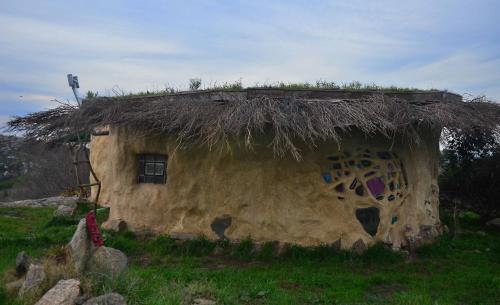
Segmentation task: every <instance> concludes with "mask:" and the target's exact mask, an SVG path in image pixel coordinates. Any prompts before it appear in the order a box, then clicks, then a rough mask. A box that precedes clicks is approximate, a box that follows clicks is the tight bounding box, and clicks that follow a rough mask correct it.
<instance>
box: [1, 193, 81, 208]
mask: <svg viewBox="0 0 500 305" xmlns="http://www.w3.org/2000/svg"><path fill="white" fill-rule="evenodd" d="M77 202H78V197H63V196H57V197H48V198H42V199H28V200H19V201H11V202H0V207H5V208H46V207H49V208H56V207H58V206H60V205H65V206H70V207H76V203H77Z"/></svg>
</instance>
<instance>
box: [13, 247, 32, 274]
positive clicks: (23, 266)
mask: <svg viewBox="0 0 500 305" xmlns="http://www.w3.org/2000/svg"><path fill="white" fill-rule="evenodd" d="M30 261H31V259H30V257H29V256H28V254H26V252H24V251H22V252H19V254H17V256H16V275H17V276H22V275H24V274H25V273H26V272H27V271H28V268H29V266H30Z"/></svg>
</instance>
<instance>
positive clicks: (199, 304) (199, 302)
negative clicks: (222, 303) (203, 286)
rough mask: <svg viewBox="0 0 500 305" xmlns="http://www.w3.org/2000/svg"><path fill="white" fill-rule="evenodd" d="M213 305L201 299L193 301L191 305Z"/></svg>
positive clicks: (213, 303) (213, 304) (209, 301)
mask: <svg viewBox="0 0 500 305" xmlns="http://www.w3.org/2000/svg"><path fill="white" fill-rule="evenodd" d="M215 304H216V303H215V301H212V300H208V299H202V298H198V299H194V303H193V305H215Z"/></svg>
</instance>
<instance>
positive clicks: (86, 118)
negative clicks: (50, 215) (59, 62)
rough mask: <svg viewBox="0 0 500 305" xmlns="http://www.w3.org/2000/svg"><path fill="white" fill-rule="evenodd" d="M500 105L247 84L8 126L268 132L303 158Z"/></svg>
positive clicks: (188, 133) (69, 111)
mask: <svg viewBox="0 0 500 305" xmlns="http://www.w3.org/2000/svg"><path fill="white" fill-rule="evenodd" d="M499 118H500V106H499V105H498V104H496V103H491V102H487V101H484V100H482V99H474V100H472V101H463V99H462V97H461V96H460V95H457V94H453V93H449V92H446V91H409V92H383V91H349V90H283V89H257V88H254V89H244V90H233V91H231V90H224V91H221V90H206V91H191V92H181V93H175V94H166V95H162V96H157V95H155V96H130V97H112V98H108V97H104V98H96V99H92V100H87V101H85V102H84V103H83V105H82V106H81V107H75V106H71V105H67V104H62V105H61V106H59V107H57V108H54V109H50V110H46V111H42V112H37V113H32V114H29V115H27V116H25V117H17V118H14V119H13V120H12V121H10V122H9V126H10V128H11V129H12V130H17V131H24V132H26V136H27V137H29V138H36V139H42V140H45V141H53V140H56V139H60V138H61V137H65V136H68V135H69V134H71V133H73V134H74V133H76V132H91V131H92V130H93V129H94V128H96V127H100V126H103V125H110V126H128V127H131V129H130V130H133V131H135V132H138V133H141V134H142V135H150V134H159V133H160V134H167V135H170V136H173V137H175V138H176V139H177V141H178V142H179V143H180V145H186V146H188V145H193V144H194V145H198V144H206V145H208V146H210V147H213V146H214V145H216V144H224V143H229V140H232V139H238V140H243V143H244V145H245V146H247V147H250V146H252V143H253V139H254V138H255V137H256V136H259V135H260V134H267V135H270V137H269V138H270V143H269V144H270V146H272V149H273V151H274V152H275V154H276V155H277V156H283V155H284V154H286V153H291V154H292V155H293V156H294V157H295V158H300V152H299V150H298V148H297V144H298V142H302V143H307V144H308V145H309V146H314V145H315V144H316V143H318V142H320V141H326V140H333V141H337V142H340V140H341V135H342V134H345V132H349V131H351V130H353V129H356V130H360V131H362V132H364V133H366V134H368V135H373V134H375V133H381V134H383V135H385V136H387V137H389V138H392V137H398V136H401V137H402V138H404V139H410V142H418V141H419V133H418V130H419V127H430V128H436V129H441V128H442V127H449V128H461V129H466V128H473V127H474V128H485V129H495V128H497V124H498V123H499Z"/></svg>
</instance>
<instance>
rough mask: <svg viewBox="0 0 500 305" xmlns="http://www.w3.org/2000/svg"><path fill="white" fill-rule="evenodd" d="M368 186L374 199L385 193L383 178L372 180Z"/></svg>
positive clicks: (367, 183) (368, 182)
mask: <svg viewBox="0 0 500 305" xmlns="http://www.w3.org/2000/svg"><path fill="white" fill-rule="evenodd" d="M366 186H367V187H368V189H369V190H370V193H372V195H373V196H374V197H377V196H379V195H382V194H383V193H384V189H385V185H384V181H383V180H382V178H381V177H374V178H371V179H370V180H368V181H367V182H366Z"/></svg>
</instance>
